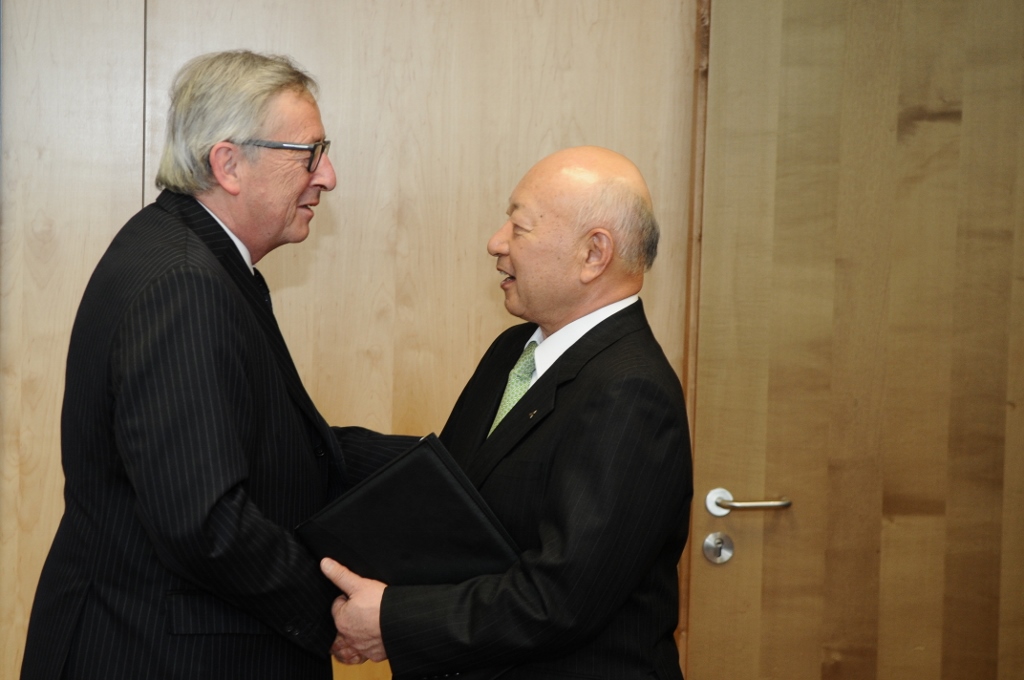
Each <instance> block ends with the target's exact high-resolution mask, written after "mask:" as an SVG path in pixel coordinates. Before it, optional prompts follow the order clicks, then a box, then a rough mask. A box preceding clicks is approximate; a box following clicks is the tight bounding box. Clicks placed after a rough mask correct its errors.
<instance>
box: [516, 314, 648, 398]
mask: <svg viewBox="0 0 1024 680" xmlns="http://www.w3.org/2000/svg"><path fill="white" fill-rule="evenodd" d="M639 299H640V296H639V295H630V296H629V297H628V298H626V299H624V300H619V301H618V302H613V303H611V304H610V305H605V306H604V307H601V308H600V309H596V310H594V311H593V312H591V313H590V314H587V315H586V316H581V317H580V318H578V319H576V320H575V321H573V322H572V323H569V324H566V325H565V326H563V327H562V328H559V329H558V330H557V331H555V332H554V333H552V334H551V335H549V336H548V337H546V338H545V337H544V331H542V330H541V329H540V327H538V328H537V330H536V331H534V332H533V335H531V336H530V339H529V340H527V343H526V344H529V343H530V342H536V343H537V349H536V351H535V352H534V353H533V361H534V365H535V366H536V368H535V369H534V372H533V378H532V380H531V381H530V384H531V385H532V384H533V383H535V382H537V380H538V379H539V378H540V377H541V376H542V375H544V372H545V371H547V370H548V369H549V368H551V366H552V364H554V363H555V362H556V361H557V360H558V358H559V357H560V356H562V354H564V353H565V351H566V350H567V349H569V348H570V347H572V346H573V345H574V344H576V341H577V340H579V339H580V338H582V337H583V336H584V335H586V334H587V333H588V332H589V331H590V330H591V329H592V328H593V327H594V326H596V325H597V324H599V323H601V322H602V321H604V320H605V319H607V318H608V317H610V316H611V315H612V314H615V313H616V312H619V311H621V310H623V309H625V308H626V307H629V306H630V305H631V304H633V303H634V302H636V301H637V300H639ZM524 347H525V345H524Z"/></svg>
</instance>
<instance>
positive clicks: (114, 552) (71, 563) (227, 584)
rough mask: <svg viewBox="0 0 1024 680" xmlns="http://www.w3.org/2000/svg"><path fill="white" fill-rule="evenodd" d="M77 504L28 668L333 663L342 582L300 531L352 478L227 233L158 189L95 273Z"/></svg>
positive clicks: (69, 443) (138, 671)
mask: <svg viewBox="0 0 1024 680" xmlns="http://www.w3.org/2000/svg"><path fill="white" fill-rule="evenodd" d="M61 428H62V429H61V445H62V461H63V465H64V473H65V477H66V481H65V488H64V498H65V512H64V517H63V519H62V520H61V523H60V527H59V529H58V531H57V535H56V537H55V539H54V542H53V546H52V548H51V550H50V554H49V556H48V558H47V561H46V564H45V566H44V569H43V573H42V576H41V579H40V582H39V588H38V591H37V593H36V599H35V604H34V606H33V610H32V616H31V621H30V625H29V633H28V640H27V644H26V650H25V659H24V664H23V667H22V677H23V678H26V679H29V678H31V679H34V678H56V677H58V676H59V675H60V674H61V672H62V671H63V673H64V676H65V677H72V678H102V679H104V680H111V679H113V678H133V679H137V678H146V679H156V678H217V679H218V680H220V679H223V678H234V677H237V678H247V679H252V678H313V677H321V678H329V677H330V676H331V665H330V659H329V647H330V644H331V642H332V640H333V638H334V635H335V631H334V627H333V623H332V621H331V617H330V604H331V601H332V600H333V598H334V597H335V596H336V594H337V592H336V590H335V589H334V588H333V586H331V585H330V584H329V583H328V582H327V581H326V579H324V578H323V577H322V576H321V574H320V571H319V568H318V564H317V561H316V559H314V557H313V556H312V555H310V554H309V553H308V552H307V551H306V550H305V549H304V548H303V547H302V546H301V545H300V544H299V543H297V542H296V540H295V538H294V536H293V535H292V534H291V533H290V532H289V530H290V529H291V528H293V527H294V526H295V525H296V524H298V523H299V522H300V521H301V520H303V519H305V518H306V517H308V516H309V515H310V514H312V513H313V512H314V511H316V510H318V509H319V508H320V507H322V506H323V505H324V504H325V502H326V500H327V498H328V495H329V487H330V486H331V484H332V483H333V482H340V479H339V478H340V477H341V475H342V473H343V471H342V469H341V466H342V463H341V457H340V451H339V449H338V444H337V442H336V441H335V438H334V436H333V435H332V433H331V430H330V429H329V428H328V427H327V425H326V423H324V421H323V419H322V418H321V417H320V415H319V414H318V413H317V411H316V409H315V408H314V406H313V404H312V402H311V401H310V399H309V396H308V395H307V394H306V391H305V389H304V388H303V386H302V383H301V382H300V379H299V375H298V373H297V372H296V370H295V366H294V365H293V363H292V360H291V357H290V355H289V353H288V349H287V347H286V346H285V342H284V339H283V337H282V336H281V333H280V331H279V330H278V327H277V324H276V322H275V320H274V317H273V315H272V314H271V313H270V312H269V311H268V310H267V308H266V307H265V305H264V303H263V300H262V297H261V294H260V292H259V291H258V290H257V288H256V285H255V282H254V280H253V277H252V275H251V274H250V272H249V270H248V268H247V267H246V265H245V263H244V262H243V260H242V258H241V256H240V255H239V253H238V251H237V249H236V248H235V246H234V245H233V244H232V242H231V241H230V239H229V238H228V236H227V234H225V233H224V231H223V229H222V228H221V227H220V226H219V225H218V224H217V223H216V222H215V221H214V220H213V219H212V218H211V217H210V215H209V214H208V213H207V212H206V210H205V209H204V208H203V207H202V206H201V205H199V203H197V202H196V201H195V200H194V199H193V198H190V197H187V196H182V195H179V194H174V193H170V192H166V191H165V192H164V193H162V194H161V195H160V196H159V198H158V199H157V201H156V203H154V204H152V205H150V206H148V207H146V208H144V209H143V210H142V211H141V212H139V214H137V215H136V216H135V217H133V218H132V219H131V220H130V221H129V222H128V224H126V225H125V227H124V228H123V229H122V230H121V231H120V232H119V233H118V235H117V236H116V238H115V239H114V240H113V242H112V243H111V245H110V247H109V249H108V250H107V252H106V254H105V255H104V256H103V258H102V259H101V260H100V262H99V264H98V265H97V267H96V270H95V272H94V273H93V276H92V278H91V279H90V281H89V284H88V286H87V288H86V291H85V294H84V296H83V298H82V302H81V305H80V307H79V311H78V315H77V317H76V319H75V324H74V329H73V331H72V335H71V345H70V350H69V352H68V361H67V380H66V387H65V394H64V406H63V412H62V418H61Z"/></svg>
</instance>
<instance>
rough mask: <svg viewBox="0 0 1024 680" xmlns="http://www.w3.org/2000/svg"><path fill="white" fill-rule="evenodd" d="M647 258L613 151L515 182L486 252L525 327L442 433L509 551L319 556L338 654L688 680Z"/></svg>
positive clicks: (662, 366) (620, 160)
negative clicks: (422, 571)
mask: <svg viewBox="0 0 1024 680" xmlns="http://www.w3.org/2000/svg"><path fill="white" fill-rule="evenodd" d="M657 246H658V225H657V222H656V220H655V218H654V214H653V211H652V206H651V197H650V193H649V192H648V189H647V185H646V183H645V182H644V179H643V177H642V176H641V174H640V171H639V170H638V169H637V168H636V166H635V165H633V163H631V162H630V161H629V160H628V159H626V158H625V157H623V156H621V155H619V154H617V153H614V152H612V151H609V150H607V149H601V148H595V147H582V148H573V149H566V150H563V151H560V152H558V153H555V154H553V155H551V156H549V157H547V158H545V159H543V160H542V161H540V162H539V163H538V164H537V165H535V166H534V167H533V168H532V169H531V170H530V171H529V172H528V173H527V174H526V176H525V177H523V179H522V181H520V182H519V185H518V186H517V187H516V188H515V191H514V192H513V193H512V197H511V199H510V201H509V208H508V220H507V221H506V222H505V223H504V224H503V225H502V227H501V228H500V229H499V230H498V231H497V233H495V234H494V236H492V237H491V239H490V241H489V242H488V244H487V251H488V252H489V253H490V254H491V255H492V256H494V257H495V258H497V269H498V271H499V272H500V273H501V275H502V277H503V278H502V281H501V284H500V285H501V288H502V290H503V291H504V292H505V308H506V309H507V310H508V311H509V312H510V313H511V314H513V315H515V316H517V317H520V318H522V319H523V320H524V321H526V322H527V323H524V324H521V325H518V326H515V327H513V328H510V329H509V330H507V331H505V332H504V333H502V334H501V335H500V336H499V337H498V339H497V340H495V341H494V343H493V344H492V345H491V347H490V349H488V350H487V353H486V354H485V355H484V357H483V359H482V360H481V361H480V365H479V366H478V367H477V370H476V372H475V373H474V375H473V377H472V378H471V379H470V381H469V383H468V384H467V385H466V387H465V389H464V390H463V392H462V395H461V396H460V397H459V400H458V402H457V403H456V405H455V408H454V410H453V411H452V414H451V416H450V417H449V419H448V422H447V424H446V425H445V428H444V430H443V431H442V433H441V440H442V441H443V442H444V443H445V445H446V446H447V447H448V449H449V450H450V451H451V452H452V454H453V456H454V457H455V459H456V460H457V461H458V462H459V464H460V465H461V466H462V467H463V469H464V470H465V471H466V473H467V475H468V476H469V478H470V479H471V480H472V482H473V483H474V484H475V485H476V486H477V488H478V489H479V490H480V492H481V494H482V495H483V497H484V498H485V499H486V500H487V502H488V503H489V504H490V506H491V508H492V509H493V510H494V512H495V513H496V514H497V516H498V517H499V518H500V519H501V521H502V523H503V524H504V525H505V528H506V529H508V531H509V533H511V535H512V536H513V538H514V539H515V540H516V542H517V544H518V546H519V547H520V549H521V550H522V555H521V558H520V560H519V562H518V563H516V564H515V565H514V566H513V567H511V568H510V569H509V570H508V571H506V572H505V573H503V574H494V575H486V576H480V577H478V578H474V579H471V580H469V581H466V582H463V583H457V584H452V585H440V586H437V585H435V586H391V587H388V586H387V585H386V584H383V583H380V582H378V581H372V580H368V579H363V578H360V577H359V576H358V575H356V574H353V573H352V572H351V571H349V570H348V569H346V568H345V567H344V566H341V565H338V564H337V563H335V562H332V561H330V560H325V561H324V563H323V564H322V569H323V570H324V573H325V574H326V575H327V576H328V577H329V578H330V579H331V580H332V581H334V583H335V584H336V585H338V586H339V587H340V588H341V589H342V591H344V592H346V593H348V594H349V598H348V599H346V598H339V599H338V600H336V601H335V604H334V607H333V614H334V619H335V624H336V625H337V627H338V632H339V635H338V639H337V641H336V642H335V645H334V648H333V652H334V654H335V656H336V657H337V658H338V659H339V660H340V661H342V662H344V663H360V662H362V661H365V660H366V659H368V658H369V659H373V660H376V661H379V660H382V659H384V658H387V659H389V660H390V663H391V668H392V671H393V672H394V673H395V676H396V677H399V678H406V677H408V678H412V677H420V676H445V675H451V674H456V673H458V674H460V677H472V678H485V677H486V678H492V677H497V676H498V675H501V677H502V678H503V680H506V679H507V680H512V679H514V678H530V679H531V680H538V679H544V678H561V679H562V680H564V679H565V678H608V679H611V678H614V679H616V680H628V679H631V678H636V679H640V678H644V679H649V678H661V679H668V678H673V679H677V680H678V679H680V678H682V674H681V672H680V670H679V663H678V652H677V650H676V645H675V640H674V637H673V631H674V630H675V628H676V624H677V619H678V585H677V574H676V564H677V562H678V561H679V557H680V554H681V552H682V550H683V546H684V545H685V543H686V537H687V529H688V525H689V511H690V500H691V498H692V496H693V484H692V471H691V463H690V443H689V432H688V428H687V422H686V410H685V406H684V403H683V392H682V389H681V387H680V384H679V380H678V378H677V377H676V374H675V371H673V369H672V366H671V365H670V364H669V363H668V361H667V360H666V359H665V355H664V353H663V352H662V350H661V347H660V346H659V345H658V342H657V341H656V340H655V339H654V336H653V335H652V333H651V329H650V326H648V323H647V319H646V317H645V316H644V310H643V305H642V303H641V302H640V300H639V298H638V293H639V292H640V288H641V287H642V285H643V278H644V272H645V271H646V270H647V269H649V268H650V266H651V264H652V262H653V260H654V257H655V254H656V253H657ZM521 357H522V358H523V359H522V361H521ZM524 367H525V368H524ZM516 376H522V377H521V378H520V377H516ZM507 386H508V387H510V388H511V391H513V392H517V395H516V396H518V393H522V392H523V391H524V390H525V393H522V396H521V397H520V398H519V400H518V402H516V403H514V404H511V403H510V399H509V397H506V396H504V394H505V392H506V387H507Z"/></svg>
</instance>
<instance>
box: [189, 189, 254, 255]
mask: <svg viewBox="0 0 1024 680" xmlns="http://www.w3.org/2000/svg"><path fill="white" fill-rule="evenodd" d="M196 201H197V202H198V203H199V205H201V206H203V208H205V209H206V212H208V213H210V217H212V218H213V219H214V220H215V221H216V222H217V224H219V225H220V228H221V229H223V230H224V231H225V232H226V233H227V235H228V236H229V237H230V238H231V242H232V243H234V244H235V247H236V248H238V252H239V254H241V256H242V259H243V260H244V261H245V266H247V267H248V268H249V272H250V273H251V272H252V271H253V266H252V255H250V254H249V249H248V248H246V247H245V244H244V243H242V241H241V239H239V238H238V237H237V236H235V232H233V231H231V230H230V229H228V228H227V225H225V224H224V223H223V222H221V221H220V218H219V217H217V216H216V215H215V214H214V213H213V211H212V210H210V209H209V208H207V207H206V205H204V204H203V202H202V201H200V200H199V199H196Z"/></svg>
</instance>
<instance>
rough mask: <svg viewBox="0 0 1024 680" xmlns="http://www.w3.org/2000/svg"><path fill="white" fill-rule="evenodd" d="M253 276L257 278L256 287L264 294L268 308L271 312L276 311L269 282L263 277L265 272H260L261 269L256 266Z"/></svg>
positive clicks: (253, 269)
mask: <svg viewBox="0 0 1024 680" xmlns="http://www.w3.org/2000/svg"><path fill="white" fill-rule="evenodd" d="M252 277H253V279H255V280H256V287H257V288H259V291H260V293H262V294H263V302H265V303H266V305H267V309H269V310H270V313H271V314H273V313H274V303H273V302H271V301H270V287H269V286H267V282H266V281H265V280H264V279H263V274H260V270H259V269H256V267H253V268H252Z"/></svg>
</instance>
